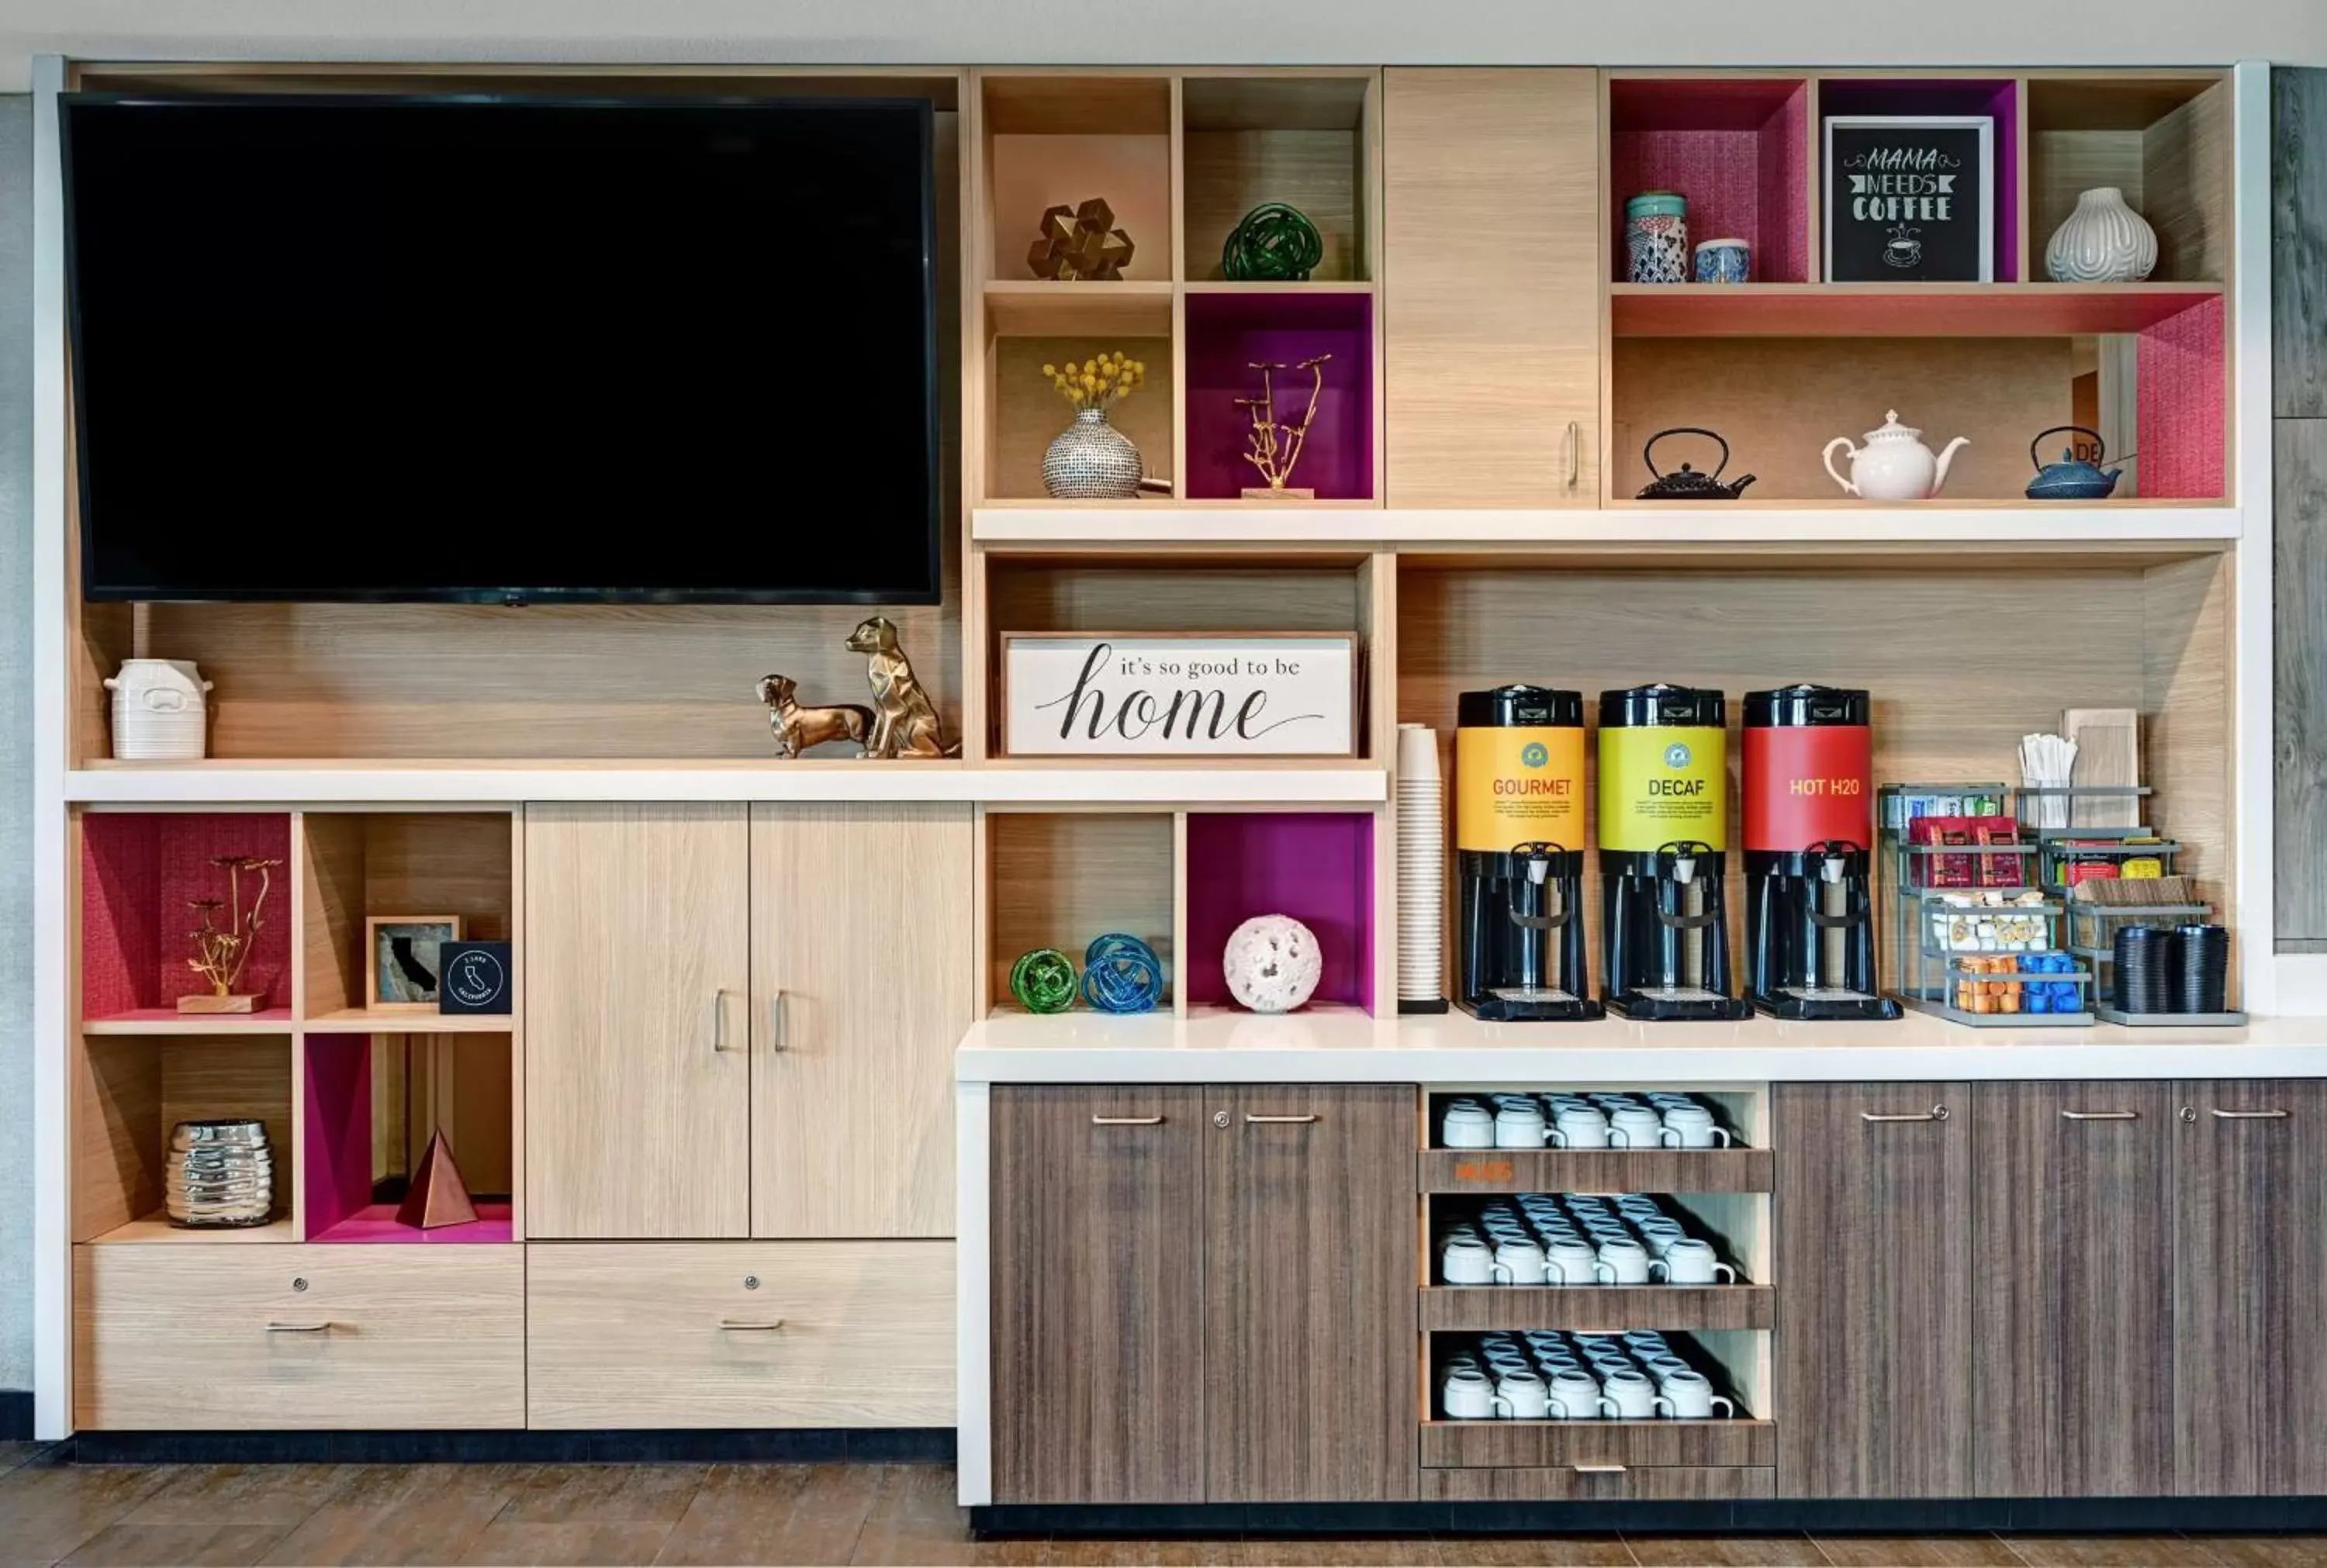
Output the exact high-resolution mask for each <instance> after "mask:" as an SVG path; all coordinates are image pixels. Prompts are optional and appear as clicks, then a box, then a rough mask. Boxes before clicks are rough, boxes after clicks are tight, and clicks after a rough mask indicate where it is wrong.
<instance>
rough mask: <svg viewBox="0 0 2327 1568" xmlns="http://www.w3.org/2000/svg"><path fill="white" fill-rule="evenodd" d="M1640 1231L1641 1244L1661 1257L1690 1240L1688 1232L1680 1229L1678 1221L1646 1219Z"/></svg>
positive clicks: (1641, 1223) (1642, 1222) (1640, 1226)
mask: <svg viewBox="0 0 2327 1568" xmlns="http://www.w3.org/2000/svg"><path fill="white" fill-rule="evenodd" d="M1638 1229H1639V1230H1640V1244H1641V1245H1642V1246H1646V1247H1647V1248H1648V1249H1649V1251H1650V1252H1651V1253H1653V1254H1655V1255H1657V1256H1659V1257H1662V1256H1664V1255H1665V1254H1666V1253H1668V1252H1670V1251H1671V1250H1672V1249H1673V1248H1674V1247H1675V1246H1677V1245H1678V1244H1680V1243H1681V1242H1684V1241H1687V1239H1688V1232H1687V1231H1686V1230H1683V1229H1682V1228H1681V1227H1680V1221H1678V1220H1677V1219H1644V1220H1642V1221H1640V1225H1639V1227H1638Z"/></svg>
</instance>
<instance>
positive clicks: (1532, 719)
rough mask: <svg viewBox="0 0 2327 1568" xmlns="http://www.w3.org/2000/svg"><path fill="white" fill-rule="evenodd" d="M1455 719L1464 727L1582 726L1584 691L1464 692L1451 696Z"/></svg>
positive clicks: (1512, 688)
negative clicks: (1452, 697) (1454, 696)
mask: <svg viewBox="0 0 2327 1568" xmlns="http://www.w3.org/2000/svg"><path fill="white" fill-rule="evenodd" d="M1454 722H1455V723H1457V724H1460V725H1461V726H1462V727H1463V728H1464V729H1466V730H1510V729H1532V728H1537V727H1538V726H1548V727H1553V728H1559V729H1573V730H1580V729H1582V728H1583V727H1584V694H1583V693H1582V692H1565V691H1560V690H1558V689H1557V688H1556V687H1554V686H1497V687H1496V688H1495V689H1494V690H1492V691H1486V692H1464V693H1463V695H1461V696H1459V697H1457V698H1455V699H1454Z"/></svg>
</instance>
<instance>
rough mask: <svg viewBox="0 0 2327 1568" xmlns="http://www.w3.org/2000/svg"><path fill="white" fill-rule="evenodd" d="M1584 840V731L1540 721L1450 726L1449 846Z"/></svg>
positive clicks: (1569, 844)
mask: <svg viewBox="0 0 2327 1568" xmlns="http://www.w3.org/2000/svg"><path fill="white" fill-rule="evenodd" d="M1522 844H1556V845H1560V846H1561V847H1562V848H1564V849H1581V848H1583V847H1584V731H1583V729H1582V728H1581V727H1580V726H1575V725H1567V724H1545V725H1540V726H1537V725H1525V726H1518V725H1515V726H1511V727H1509V728H1503V727H1480V726H1473V727H1472V728H1469V729H1458V730H1456V731H1455V732H1454V847H1455V848H1457V849H1472V850H1479V851H1481V852H1484V853H1487V854H1504V853H1506V852H1508V851H1509V850H1510V849H1511V848H1513V847H1514V846H1516V845H1522Z"/></svg>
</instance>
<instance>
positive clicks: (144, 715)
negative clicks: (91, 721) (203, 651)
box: [105, 658, 210, 762]
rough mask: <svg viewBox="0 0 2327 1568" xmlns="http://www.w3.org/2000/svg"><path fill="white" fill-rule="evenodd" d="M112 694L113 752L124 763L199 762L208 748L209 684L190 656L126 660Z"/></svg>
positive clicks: (113, 679) (112, 682) (109, 683)
mask: <svg viewBox="0 0 2327 1568" xmlns="http://www.w3.org/2000/svg"><path fill="white" fill-rule="evenodd" d="M105 689H106V690H107V691H109V692H111V693H112V694H113V755H114V759H115V760H116V761H122V762H199V761H201V760H202V757H203V756H204V754H205V753H206V751H208V741H209V738H210V708H209V705H208V704H207V703H206V702H205V701H204V700H203V694H205V693H206V692H208V691H209V690H210V682H208V681H206V680H204V679H203V678H202V672H201V670H199V669H197V668H196V667H194V665H193V662H192V660H190V659H182V658H131V659H124V660H123V661H122V665H121V673H120V674H118V675H116V676H113V677H109V678H107V681H106V683H105Z"/></svg>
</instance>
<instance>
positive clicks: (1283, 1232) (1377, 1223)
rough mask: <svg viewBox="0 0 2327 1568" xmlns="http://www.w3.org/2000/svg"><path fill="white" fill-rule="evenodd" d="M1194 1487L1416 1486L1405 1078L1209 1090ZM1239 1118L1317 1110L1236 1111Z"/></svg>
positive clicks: (1354, 1489)
mask: <svg viewBox="0 0 2327 1568" xmlns="http://www.w3.org/2000/svg"><path fill="white" fill-rule="evenodd" d="M1206 1103H1207V1104H1208V1105H1209V1106H1211V1108H1212V1109H1213V1111H1214V1112H1215V1113H1216V1114H1217V1113H1220V1112H1225V1113H1226V1114H1227V1116H1228V1125H1226V1126H1224V1127H1223V1126H1218V1125H1207V1126H1206V1128H1205V1129H1204V1135H1205V1137H1204V1141H1205V1152H1204V1228H1205V1238H1206V1239H1205V1246H1204V1259H1205V1261H1204V1347H1205V1353H1204V1378H1203V1400H1204V1427H1205V1469H1206V1474H1207V1478H1208V1479H1207V1481H1206V1485H1205V1489H1204V1495H1205V1497H1206V1498H1207V1499H1208V1500H1209V1501H1211V1502H1216V1503H1219V1502H1321V1503H1323V1502H1347V1501H1389V1500H1396V1499H1398V1498H1411V1497H1413V1496H1414V1495H1415V1487H1416V1478H1415V1428H1414V1404H1415V1388H1416V1364H1415V1357H1416V1337H1415V1318H1414V1292H1413V1281H1414V1255H1413V1250H1412V1248H1413V1236H1414V1216H1415V1208H1414V1203H1415V1199H1414V1192H1413V1190H1412V1189H1411V1188H1410V1187H1409V1186H1408V1185H1407V1183H1406V1156H1407V1154H1408V1153H1410V1152H1411V1150H1412V1149H1413V1147H1414V1106H1415V1099H1414V1090H1413V1089H1412V1088H1411V1087H1408V1086H1405V1085H1395V1084H1378V1085H1376V1084H1350V1085H1316V1084H1302V1085H1266V1084H1250V1085H1238V1086H1236V1087H1213V1088H1211V1089H1210V1090H1208V1091H1207V1094H1206ZM1249 1116H1297V1117H1314V1118H1315V1119H1314V1120H1313V1121H1301V1122H1273V1123H1272V1122H1250V1121H1248V1120H1247V1119H1246V1118H1247V1117H1249Z"/></svg>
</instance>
